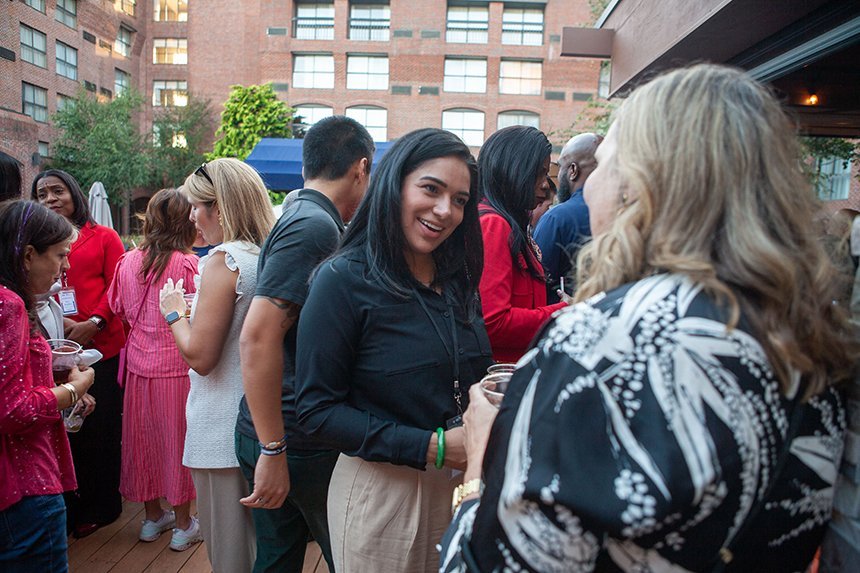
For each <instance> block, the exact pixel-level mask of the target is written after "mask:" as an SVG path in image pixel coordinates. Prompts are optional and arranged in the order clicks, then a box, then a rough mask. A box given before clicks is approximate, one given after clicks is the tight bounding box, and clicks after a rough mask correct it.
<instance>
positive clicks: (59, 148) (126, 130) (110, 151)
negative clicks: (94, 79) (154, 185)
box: [51, 89, 150, 204]
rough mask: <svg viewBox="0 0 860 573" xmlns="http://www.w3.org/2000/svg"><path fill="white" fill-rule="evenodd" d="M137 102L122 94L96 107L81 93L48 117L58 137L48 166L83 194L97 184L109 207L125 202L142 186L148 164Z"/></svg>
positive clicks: (133, 96) (131, 95)
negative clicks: (104, 192)
mask: <svg viewBox="0 0 860 573" xmlns="http://www.w3.org/2000/svg"><path fill="white" fill-rule="evenodd" d="M142 103H143V99H142V97H141V96H140V95H139V94H137V93H134V92H132V91H131V90H125V91H124V92H123V93H122V94H121V95H119V96H117V97H116V98H115V99H113V100H111V101H107V102H99V101H98V100H97V99H96V98H95V97H93V96H91V95H89V94H87V92H86V91H84V90H83V89H82V90H81V91H80V92H79V94H78V96H77V97H76V98H75V99H74V100H72V101H71V102H70V103H69V105H67V106H65V107H64V108H63V109H62V110H59V111H58V112H57V113H56V114H55V115H54V118H53V122H54V126H55V127H56V128H57V129H58V130H59V137H58V138H57V140H56V142H55V143H54V146H53V147H54V149H53V158H52V160H51V167H53V168H56V169H62V170H64V171H67V172H69V173H70V174H71V175H72V176H74V178H75V179H77V180H78V183H80V184H81V187H82V188H83V189H84V190H86V189H88V188H89V187H90V185H92V184H93V183H94V182H95V181H101V182H102V183H103V184H104V186H105V189H106V190H107V193H108V198H109V199H110V201H111V202H112V203H117V204H121V203H123V202H125V200H126V197H128V195H129V192H130V191H131V190H132V189H134V188H136V187H141V186H144V185H146V183H147V182H148V180H149V177H150V175H149V159H148V156H147V153H146V144H145V143H144V139H143V137H142V136H141V134H140V131H139V129H138V123H137V121H136V119H137V118H136V117H135V116H136V114H137V113H138V112H139V111H140V109H141V105H142Z"/></svg>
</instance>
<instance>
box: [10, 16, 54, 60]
mask: <svg viewBox="0 0 860 573" xmlns="http://www.w3.org/2000/svg"><path fill="white" fill-rule="evenodd" d="M13 29H14V28H13ZM47 46H48V39H47V37H46V36H45V34H43V33H42V32H40V31H39V30H34V29H33V28H31V27H30V26H25V25H24V24H21V59H22V60H24V61H25V62H30V63H31V64H33V65H34V66H39V67H40V68H47V67H48V56H47V50H48V48H47Z"/></svg>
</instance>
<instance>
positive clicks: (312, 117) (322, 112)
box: [294, 103, 334, 130]
mask: <svg viewBox="0 0 860 573" xmlns="http://www.w3.org/2000/svg"><path fill="white" fill-rule="evenodd" d="M295 109H296V113H295V115H294V117H300V118H301V120H302V121H301V122H300V124H299V125H301V126H302V127H304V128H305V129H306V130H307V129H308V128H309V127H311V126H312V125H313V124H315V123H316V122H318V121H319V120H321V119H323V118H326V117H329V116H330V115H334V110H333V109H332V108H330V107H329V106H327V105H318V104H315V103H308V104H303V105H297V106H296V107H295Z"/></svg>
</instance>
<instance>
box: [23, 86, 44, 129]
mask: <svg viewBox="0 0 860 573" xmlns="http://www.w3.org/2000/svg"><path fill="white" fill-rule="evenodd" d="M21 85H22V86H23V90H22V91H23V96H22V98H21V99H22V100H23V108H24V115H29V116H30V117H32V118H33V119H35V120H36V121H38V122H41V123H47V122H48V90H46V89H43V88H40V87H38V86H34V85H33V84H28V83H27V82H21Z"/></svg>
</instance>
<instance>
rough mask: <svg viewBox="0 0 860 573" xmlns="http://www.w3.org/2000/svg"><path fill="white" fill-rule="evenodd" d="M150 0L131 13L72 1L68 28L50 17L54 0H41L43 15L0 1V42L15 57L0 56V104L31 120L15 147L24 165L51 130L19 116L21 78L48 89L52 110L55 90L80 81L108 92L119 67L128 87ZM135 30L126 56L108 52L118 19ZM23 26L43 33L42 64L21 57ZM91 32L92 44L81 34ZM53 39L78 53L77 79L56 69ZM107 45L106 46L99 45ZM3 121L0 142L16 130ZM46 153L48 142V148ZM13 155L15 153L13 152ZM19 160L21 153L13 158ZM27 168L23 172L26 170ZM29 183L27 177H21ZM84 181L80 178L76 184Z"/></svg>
mask: <svg viewBox="0 0 860 573" xmlns="http://www.w3.org/2000/svg"><path fill="white" fill-rule="evenodd" d="M151 2H152V0H140V1H139V2H138V4H137V14H136V16H135V17H132V16H128V15H127V14H124V13H122V12H117V11H116V10H115V8H114V4H113V2H110V1H108V0H78V3H77V6H78V18H77V27H76V28H69V27H68V26H66V25H65V24H62V23H61V22H58V21H57V20H56V19H55V14H56V0H46V2H45V4H46V11H45V13H44V14H43V13H42V12H39V11H37V10H35V9H33V8H31V7H30V6H27V5H26V4H24V3H23V2H21V1H20V0H3V2H2V4H0V46H2V47H3V48H6V49H8V50H11V51H12V52H14V53H15V61H14V62H11V61H9V60H7V59H3V58H0V108H2V109H3V110H6V112H7V113H11V114H14V115H20V116H21V117H20V118H19V119H18V120H17V121H18V122H24V123H28V122H29V123H32V124H33V126H34V128H28V130H26V132H27V134H28V135H27V136H26V139H19V140H17V141H16V143H15V146H16V147H17V148H20V149H21V150H22V152H23V153H24V155H25V159H26V164H27V165H28V166H30V164H31V163H32V161H31V156H32V153H34V152H36V151H37V148H38V147H37V145H38V141H46V142H49V143H50V142H52V141H53V139H54V137H55V133H54V129H53V128H52V127H51V125H50V123H39V122H35V121H33V120H32V119H30V118H29V117H26V116H23V115H22V93H21V90H22V87H21V83H22V82H27V83H30V84H33V85H36V86H38V87H40V88H44V89H46V90H47V91H48V113H49V115H50V114H53V113H55V112H56V110H57V94H62V95H66V96H75V95H76V94H77V92H78V90H80V89H83V85H84V81H88V82H91V83H93V84H95V85H96V93H97V94H98V93H99V90H100V89H101V88H106V89H108V90H110V91H111V93H113V91H114V69H115V68H120V69H122V70H124V71H126V72H128V73H130V74H131V76H132V85H135V83H136V82H137V81H139V79H140V78H139V76H140V74H139V69H140V52H141V50H142V48H143V41H144V38H145V18H144V17H142V14H145V13H147V11H148V10H149V9H150V4H151ZM122 22H124V23H126V25H127V27H129V28H131V29H133V30H137V33H136V34H134V35H133V37H132V39H133V42H134V43H133V45H132V55H131V57H130V58H126V57H125V56H122V55H120V54H119V53H117V52H114V51H113V44H114V41H115V40H116V34H117V30H118V29H119V26H120V23H122ZM21 23H23V24H26V25H27V26H30V27H31V28H34V29H36V30H38V31H40V32H42V33H43V34H45V35H46V37H47V49H46V52H47V57H46V60H47V68H41V67H38V66H35V65H33V64H31V63H29V62H25V61H23V60H22V59H21V44H20V32H19V29H20V24H21ZM84 31H87V32H89V33H91V34H93V35H94V36H96V43H95V45H94V44H92V43H90V42H88V41H86V40H84V38H83V32H84ZM57 40H59V41H61V42H63V43H65V44H67V45H69V46H71V47H73V48H76V49H77V51H78V81H73V80H70V79H67V78H65V77H63V76H60V75H57V73H56V41H57ZM100 41H104V42H106V43H107V45H108V46H110V48H105V47H103V46H102V45H100ZM10 125H11V124H10V123H9V122H6V121H4V122H3V123H2V124H0V141H4V142H5V141H11V140H12V139H14V138H15V137H16V134H18V136H20V135H21V134H22V132H20V131H16V130H14V129H13V130H12V131H9V132H7V129H11V128H10V127H9V126H10ZM49 151H50V146H49ZM16 157H17V156H16ZM18 158H19V159H21V157H18ZM31 170H32V169H30V167H28V171H31ZM27 183H29V179H28V180H27ZM81 184H82V185H85V183H84V182H81Z"/></svg>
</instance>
